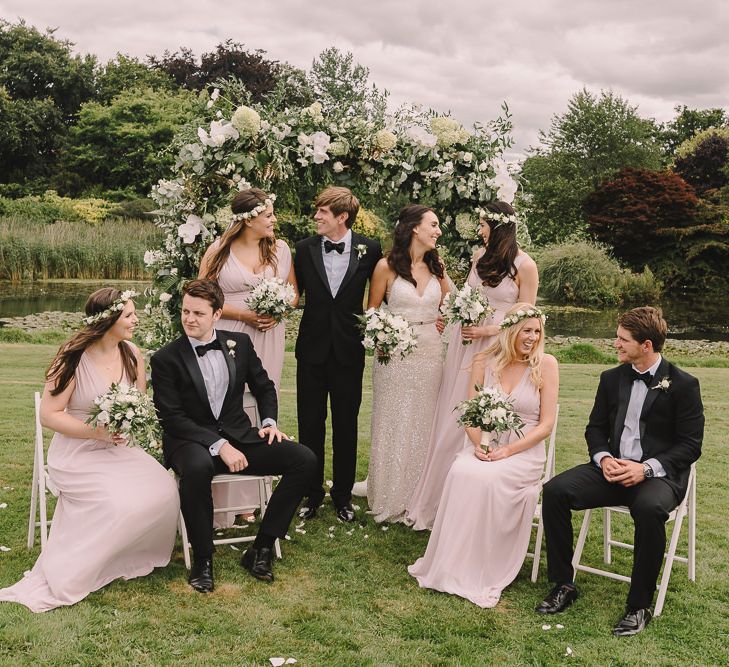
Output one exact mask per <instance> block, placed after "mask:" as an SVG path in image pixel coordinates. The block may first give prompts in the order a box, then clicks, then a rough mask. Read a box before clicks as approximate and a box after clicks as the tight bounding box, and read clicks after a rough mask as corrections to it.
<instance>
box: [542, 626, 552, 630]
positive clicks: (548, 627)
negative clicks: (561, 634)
mask: <svg viewBox="0 0 729 667" xmlns="http://www.w3.org/2000/svg"><path fill="white" fill-rule="evenodd" d="M551 629H552V626H551V625H543V626H542V630H551Z"/></svg>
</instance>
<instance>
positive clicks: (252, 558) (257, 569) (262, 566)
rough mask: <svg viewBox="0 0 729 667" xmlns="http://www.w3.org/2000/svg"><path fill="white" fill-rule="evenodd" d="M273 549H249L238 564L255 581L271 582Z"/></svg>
mask: <svg viewBox="0 0 729 667" xmlns="http://www.w3.org/2000/svg"><path fill="white" fill-rule="evenodd" d="M272 561H273V549H270V548H269V547H260V548H259V549H256V547H250V548H249V549H248V550H247V551H246V552H245V553H244V554H243V558H241V561H240V564H241V565H242V566H243V567H244V568H245V569H246V570H248V571H249V572H250V573H251V574H252V575H253V576H254V577H255V578H256V579H260V580H261V581H269V582H270V581H273V562H272Z"/></svg>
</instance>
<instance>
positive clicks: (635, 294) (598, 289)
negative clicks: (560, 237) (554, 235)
mask: <svg viewBox="0 0 729 667" xmlns="http://www.w3.org/2000/svg"><path fill="white" fill-rule="evenodd" d="M535 254H536V262H537V265H538V266H539V280H540V283H539V289H540V294H541V295H542V296H544V297H546V298H547V299H549V300H550V301H553V302H555V303H570V304H575V305H582V306H617V305H621V304H624V303H639V302H643V303H645V302H648V301H654V300H655V299H656V297H657V296H658V295H659V294H660V286H659V284H658V283H657V281H656V280H655V278H654V276H653V274H652V273H651V272H650V270H645V271H644V272H643V273H640V274H633V273H631V272H630V271H626V270H625V269H622V268H621V267H620V265H619V264H618V263H617V262H616V261H615V260H614V259H613V258H612V257H610V255H609V254H608V252H607V250H606V249H605V248H604V247H602V246H600V245H596V244H592V243H589V242H587V241H577V242H572V243H569V242H568V243H562V244H558V245H551V246H546V247H544V248H542V249H540V250H539V251H538V252H536V253H535Z"/></svg>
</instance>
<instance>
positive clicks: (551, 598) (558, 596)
mask: <svg viewBox="0 0 729 667" xmlns="http://www.w3.org/2000/svg"><path fill="white" fill-rule="evenodd" d="M576 599H577V588H576V587H575V585H574V584H557V585H556V586H555V587H554V588H553V589H552V590H551V591H549V595H547V597H546V598H544V600H542V601H541V602H540V603H539V604H538V605H537V606H536V608H535V609H534V611H536V612H538V613H540V614H558V613H559V612H561V611H564V610H565V609H567V607H569V606H570V605H571V604H572V603H573V602H574V601H575V600H576Z"/></svg>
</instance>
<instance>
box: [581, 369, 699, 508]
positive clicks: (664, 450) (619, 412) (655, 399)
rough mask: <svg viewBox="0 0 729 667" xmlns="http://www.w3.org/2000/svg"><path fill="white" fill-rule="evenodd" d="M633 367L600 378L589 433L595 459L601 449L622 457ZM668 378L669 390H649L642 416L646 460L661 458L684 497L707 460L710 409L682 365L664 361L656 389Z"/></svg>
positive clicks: (694, 381) (642, 439)
mask: <svg viewBox="0 0 729 667" xmlns="http://www.w3.org/2000/svg"><path fill="white" fill-rule="evenodd" d="M630 368H631V367H630V364H622V365H621V366H618V367H617V368H612V369H610V370H609V371H605V372H604V373H602V375H600V384H599V386H598V388H597V395H596V396H595V405H594V406H593V408H592V412H591V414H590V421H589V423H588V424H587V429H586V431H585V439H586V440H587V446H588V449H589V451H590V459H591V460H592V457H593V456H594V455H595V454H597V453H598V452H601V451H608V452H610V453H611V454H612V455H613V456H614V457H615V458H620V436H621V434H622V432H623V426H624V425H625V414H626V412H627V410H628V402H629V400H630V391H631V389H632V384H633V383H632V380H631V377H630ZM663 379H668V380H669V381H670V383H671V384H670V386H669V387H668V389H667V390H665V391H664V390H663V389H660V388H656V389H653V388H649V390H648V394H647V395H646V398H645V402H644V403H643V409H642V411H641V414H640V424H639V427H640V444H641V448H642V449H643V459H642V460H644V461H645V460H646V459H650V458H655V459H657V460H658V461H659V462H660V463H661V465H662V466H663V468H664V469H665V471H666V477H665V478H664V479H665V480H666V481H667V482H668V483H669V484H670V485H671V486H672V487H673V489H674V491H675V492H676V494H677V496H678V497H679V498H683V496H684V494H685V493H686V485H687V483H688V475H689V468H690V467H691V464H692V463H693V462H694V461H696V460H697V459H698V458H699V456H701V443H702V440H703V438H704V408H703V405H702V403H701V392H700V390H699V381H698V380H697V379H696V378H695V377H694V376H693V375H689V374H688V373H686V372H684V371H682V370H681V369H680V368H678V367H677V366H674V365H673V364H671V363H669V362H668V361H666V359H662V360H661V364H660V366H659V367H658V370H657V372H656V375H655V377H654V378H653V382H652V383H651V385H650V386H651V387H656V386H657V385H658V383H659V382H660V381H661V380H663Z"/></svg>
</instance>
